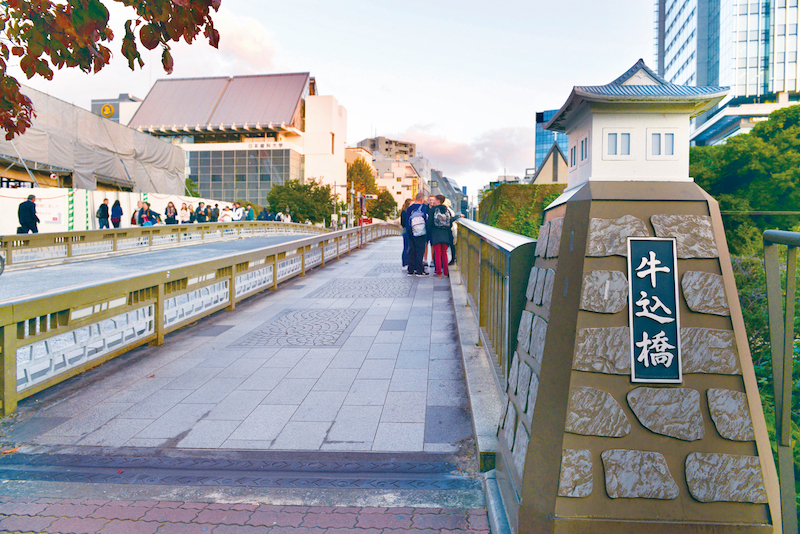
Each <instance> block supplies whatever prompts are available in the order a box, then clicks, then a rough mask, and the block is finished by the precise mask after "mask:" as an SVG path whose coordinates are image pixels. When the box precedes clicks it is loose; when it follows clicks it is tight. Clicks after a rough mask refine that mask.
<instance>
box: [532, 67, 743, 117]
mask: <svg viewBox="0 0 800 534" xmlns="http://www.w3.org/2000/svg"><path fill="white" fill-rule="evenodd" d="M727 92H728V87H695V86H690V85H675V84H674V83H669V82H668V81H667V80H665V79H664V78H662V77H661V76H659V75H658V74H656V73H655V72H653V70H651V69H650V68H649V67H648V66H647V65H645V63H644V60H642V59H640V60H639V61H637V62H636V64H635V65H633V66H632V67H631V68H630V69H628V70H627V71H626V72H625V73H624V74H623V75H622V76H620V77H618V78H617V79H616V80H614V81H613V82H611V83H609V84H606V85H590V86H576V87H574V88H573V89H572V93H571V94H570V95H569V98H568V99H567V101H566V103H565V104H564V105H563V106H562V107H561V109H559V110H558V113H556V114H555V115H554V116H553V118H552V119H550V121H549V122H548V123H547V124H546V125H545V126H544V127H545V128H546V129H548V130H552V131H556V132H565V131H566V130H567V129H568V127H567V124H568V123H569V122H570V119H571V118H572V117H573V116H574V115H575V113H576V112H577V111H578V110H579V109H580V108H583V107H584V104H591V103H596V104H600V105H602V104H612V105H613V104H638V105H639V106H642V105H644V106H645V108H644V109H646V106H648V105H649V106H652V107H653V108H654V109H653V110H652V111H658V112H664V113H688V114H689V115H690V116H691V117H694V116H697V115H699V114H700V113H702V112H704V111H706V110H708V109H711V108H712V107H714V106H715V105H716V104H718V103H719V101H720V100H722V99H723V98H724V97H725V95H726V94H727ZM670 108H671V109H670Z"/></svg>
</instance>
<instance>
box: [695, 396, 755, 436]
mask: <svg viewBox="0 0 800 534" xmlns="http://www.w3.org/2000/svg"><path fill="white" fill-rule="evenodd" d="M706 395H707V396H708V411H709V412H710V413H711V420H712V421H714V426H716V427H717V432H719V435H720V436H722V437H723V438H725V439H729V440H731V441H754V440H755V439H756V434H755V431H754V430H753V421H752V419H751V418H750V407H749V406H748V404H747V394H746V393H744V392H742V391H733V390H730V389H716V388H711V389H709V390H708V391H706Z"/></svg>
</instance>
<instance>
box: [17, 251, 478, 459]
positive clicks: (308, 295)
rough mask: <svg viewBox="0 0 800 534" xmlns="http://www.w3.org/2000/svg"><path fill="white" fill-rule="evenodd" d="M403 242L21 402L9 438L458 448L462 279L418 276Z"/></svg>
mask: <svg viewBox="0 0 800 534" xmlns="http://www.w3.org/2000/svg"><path fill="white" fill-rule="evenodd" d="M401 243H402V242H401V240H400V238H399V237H393V238H385V239H383V240H381V241H379V242H377V243H375V244H373V245H370V246H369V247H368V248H367V249H365V250H360V251H356V252H354V253H353V254H352V255H351V256H349V257H347V258H345V259H342V260H340V261H339V262H336V263H334V264H332V265H331V266H328V267H326V268H322V269H318V270H317V271H315V272H313V273H311V274H309V275H308V276H307V277H305V278H301V279H296V282H294V283H293V284H291V285H289V286H288V287H286V288H284V289H280V290H279V291H277V292H270V293H267V294H265V295H262V296H260V297H255V298H253V299H250V301H248V302H247V303H245V304H243V305H237V311H236V312H233V313H219V314H217V315H215V316H213V317H211V318H209V319H207V320H204V321H202V322H201V323H200V324H198V325H197V326H194V327H192V328H188V329H184V330H182V331H180V332H178V333H176V334H174V335H170V336H168V337H167V342H166V344H165V345H164V346H162V347H145V348H141V349H138V350H136V351H133V352H132V353H130V354H129V355H128V356H127V357H125V358H124V359H123V360H120V361H119V362H115V364H106V365H105V366H103V367H101V368H99V369H98V370H96V371H93V372H91V373H87V374H85V375H83V376H81V377H77V378H75V379H73V380H71V381H68V382H66V383H64V384H62V385H60V386H57V387H56V388H51V390H48V391H46V392H44V393H43V394H40V395H38V396H36V397H34V398H32V399H29V400H28V401H25V402H23V403H22V404H21V407H20V414H21V417H20V418H19V421H18V422H17V423H16V424H14V425H12V427H11V428H10V429H9V430H12V431H9V432H6V437H7V438H11V439H12V440H14V441H17V442H19V441H24V442H25V443H29V444H40V445H51V446H88V447H100V446H102V447H106V448H109V447H110V448H116V447H138V448H159V449H234V450H264V449H270V450H302V451H315V450H316V451H397V452H423V451H424V452H448V453H453V452H456V451H457V450H458V449H459V447H460V446H461V445H463V443H464V440H468V439H470V438H471V437H472V427H471V422H470V415H469V411H468V410H469V408H468V400H467V395H466V388H465V384H464V378H463V367H462V362H461V356H460V351H459V347H458V344H457V338H458V336H457V332H456V326H455V318H454V312H453V307H452V297H451V293H450V288H449V284H448V280H447V279H441V280H440V279H433V278H429V277H425V278H415V277H412V278H409V277H406V275H405V273H404V272H403V271H402V270H401V268H400V264H399V260H398V258H399V256H400V249H401V247H402V244H401ZM162 254H163V253H162ZM71 267H77V268H79V267H80V265H73V266H71Z"/></svg>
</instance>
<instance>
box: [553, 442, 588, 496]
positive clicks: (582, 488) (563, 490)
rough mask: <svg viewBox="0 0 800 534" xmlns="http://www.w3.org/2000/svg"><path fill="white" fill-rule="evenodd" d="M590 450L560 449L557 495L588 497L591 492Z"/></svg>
mask: <svg viewBox="0 0 800 534" xmlns="http://www.w3.org/2000/svg"><path fill="white" fill-rule="evenodd" d="M592 467H593V466H592V451H590V450H587V449H564V450H562V451H561V474H560V475H559V477H558V495H559V497H588V496H589V495H591V494H592V489H593V486H594V481H593V479H592Z"/></svg>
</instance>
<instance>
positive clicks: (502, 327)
mask: <svg viewBox="0 0 800 534" xmlns="http://www.w3.org/2000/svg"><path fill="white" fill-rule="evenodd" d="M457 223H458V242H457V243H458V244H457V257H458V266H459V270H460V271H461V278H462V280H463V282H462V283H464V284H466V286H467V293H469V296H470V297H471V299H472V301H473V303H474V305H475V306H476V316H477V318H478V325H479V326H480V328H481V330H482V332H483V334H484V337H485V338H486V340H487V341H488V343H489V344H490V345H491V347H489V348H490V349H491V351H492V352H493V353H494V355H495V357H496V358H497V363H498V365H500V367H501V369H502V370H503V373H504V375H505V376H507V374H506V373H507V372H508V365H509V361H510V359H511V354H510V352H512V351H513V349H514V347H515V345H516V337H517V328H519V321H520V316H521V315H522V310H523V308H524V306H525V289H526V287H527V283H528V276H529V274H530V270H531V267H532V266H533V261H534V252H535V250H536V240H535V239H531V238H529V237H526V236H523V235H519V234H515V233H513V232H507V231H505V230H500V229H499V228H495V227H493V226H489V225H487V224H483V223H479V222H476V221H472V220H469V219H459V220H458V221H457Z"/></svg>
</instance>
